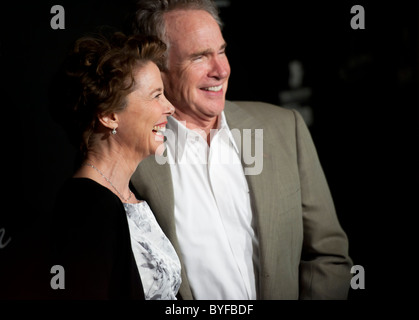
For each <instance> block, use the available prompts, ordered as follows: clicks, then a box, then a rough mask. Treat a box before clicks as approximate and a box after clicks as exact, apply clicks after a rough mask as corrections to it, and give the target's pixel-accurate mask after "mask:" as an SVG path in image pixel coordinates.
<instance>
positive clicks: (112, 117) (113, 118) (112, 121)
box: [98, 112, 119, 130]
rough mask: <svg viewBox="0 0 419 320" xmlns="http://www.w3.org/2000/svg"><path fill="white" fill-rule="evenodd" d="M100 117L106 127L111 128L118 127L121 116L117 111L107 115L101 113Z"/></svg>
mask: <svg viewBox="0 0 419 320" xmlns="http://www.w3.org/2000/svg"><path fill="white" fill-rule="evenodd" d="M98 119H99V121H100V123H101V124H102V125H103V126H104V127H105V128H108V129H110V130H114V129H116V128H118V125H119V117H118V114H116V113H115V112H112V113H109V114H106V115H99V116H98Z"/></svg>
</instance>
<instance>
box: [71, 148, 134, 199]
mask: <svg viewBox="0 0 419 320" xmlns="http://www.w3.org/2000/svg"><path fill="white" fill-rule="evenodd" d="M138 163H139V161H135V160H130V157H128V156H127V155H126V154H125V153H124V152H121V150H119V151H117V150H115V151H112V149H107V148H102V149H101V148H98V147H96V148H94V149H92V150H89V151H88V152H87V155H86V157H85V159H84V161H83V162H82V165H81V167H80V168H79V169H78V170H77V171H76V173H75V174H74V177H76V178H78V177H84V178H90V179H92V180H94V181H96V182H98V183H99V184H101V185H103V186H104V187H106V188H108V189H109V190H111V191H112V192H113V193H115V194H116V195H117V196H118V197H119V198H120V199H121V201H122V202H138V201H137V200H136V199H135V196H134V195H132V194H131V191H130V189H129V181H130V179H131V176H132V174H133V173H134V171H135V169H136V167H137V166H138Z"/></svg>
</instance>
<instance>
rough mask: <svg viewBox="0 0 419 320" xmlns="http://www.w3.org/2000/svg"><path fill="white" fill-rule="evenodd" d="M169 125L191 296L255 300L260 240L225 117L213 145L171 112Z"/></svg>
mask: <svg viewBox="0 0 419 320" xmlns="http://www.w3.org/2000/svg"><path fill="white" fill-rule="evenodd" d="M167 128H168V129H170V130H171V131H172V132H173V133H174V134H175V136H176V139H168V141H167V148H168V160H169V163H170V164H171V172H172V179H173V188H174V197H175V221H176V233H177V237H178V240H179V244H180V249H181V254H182V258H183V261H184V264H185V269H186V270H185V271H186V274H187V277H188V280H189V284H190V286H191V289H192V293H193V295H194V298H195V299H223V300H224V299H256V297H257V296H256V295H257V291H256V287H257V279H258V264H259V258H258V241H257V237H256V235H255V232H254V229H255V225H254V219H253V218H252V209H251V204H250V197H249V188H248V185H247V181H246V178H245V176H244V172H243V167H242V165H241V161H240V154H239V151H238V148H237V146H236V144H235V141H234V139H233V137H232V135H231V131H230V129H229V128H228V125H227V122H226V121H225V116H224V113H222V114H221V117H219V122H218V128H219V130H214V131H212V135H211V147H210V148H209V147H208V144H207V141H206V139H204V138H203V137H202V136H201V135H200V134H199V133H198V132H196V131H195V130H190V129H188V128H186V126H185V123H184V122H179V121H177V120H176V119H174V118H173V117H170V118H169V120H168V125H167Z"/></svg>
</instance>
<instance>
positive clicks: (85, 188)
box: [54, 178, 124, 218]
mask: <svg viewBox="0 0 419 320" xmlns="http://www.w3.org/2000/svg"><path fill="white" fill-rule="evenodd" d="M54 211H55V212H60V213H69V214H71V215H72V216H79V215H81V214H83V215H84V216H86V214H87V215H88V216H101V217H102V218H104V217H105V216H106V215H107V214H110V215H113V214H114V213H115V212H119V211H124V207H123V205H122V202H121V201H120V200H119V198H118V197H117V196H116V195H115V194H114V193H113V192H112V191H110V190H109V189H108V188H106V187H104V186H102V185H101V184H99V183H98V182H96V181H94V180H92V179H89V178H70V179H68V180H66V181H65V182H64V183H63V185H62V186H61V188H60V190H59V191H58V194H57V197H56V201H55V205H54Z"/></svg>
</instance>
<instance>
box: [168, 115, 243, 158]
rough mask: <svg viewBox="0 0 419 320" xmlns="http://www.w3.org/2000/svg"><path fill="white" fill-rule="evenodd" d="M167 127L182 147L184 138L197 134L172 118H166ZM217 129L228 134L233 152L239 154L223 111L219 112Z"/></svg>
mask: <svg viewBox="0 0 419 320" xmlns="http://www.w3.org/2000/svg"><path fill="white" fill-rule="evenodd" d="M167 122H168V124H167V127H168V129H170V130H172V131H173V133H174V134H175V136H176V137H177V141H178V143H180V145H182V146H183V145H184V144H185V142H186V137H196V135H197V133H196V132H195V131H194V130H191V129H188V128H187V127H186V122H185V121H179V120H177V119H175V118H174V117H168V119H167ZM217 122H218V124H217V128H218V130H225V131H226V132H227V134H228V137H229V140H230V142H231V144H232V145H233V147H234V150H236V153H237V154H239V153H240V152H239V149H238V147H237V145H236V141H235V140H234V137H233V135H232V133H231V130H230V128H229V126H228V124H227V120H226V117H225V114H224V111H222V112H221V114H220V116H219V117H218V119H217Z"/></svg>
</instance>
